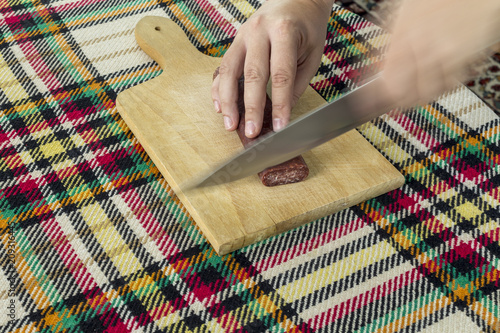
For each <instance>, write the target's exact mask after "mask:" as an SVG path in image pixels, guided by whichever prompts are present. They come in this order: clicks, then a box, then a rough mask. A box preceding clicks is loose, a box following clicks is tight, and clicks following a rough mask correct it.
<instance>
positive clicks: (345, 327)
mask: <svg viewBox="0 0 500 333" xmlns="http://www.w3.org/2000/svg"><path fill="white" fill-rule="evenodd" d="M434 291H435V287H434V286H433V285H432V284H430V283H428V281H427V280H426V279H425V278H421V279H420V280H418V281H415V282H413V283H411V284H409V285H406V286H404V287H401V288H398V289H396V290H395V291H393V292H392V293H389V294H387V295H386V296H385V297H382V298H380V299H377V300H375V301H374V302H372V303H368V304H366V305H365V306H362V307H360V308H358V309H356V310H354V311H352V312H350V313H349V314H347V315H344V316H342V317H340V318H339V319H338V320H336V321H333V322H332V323H330V324H329V325H327V326H325V327H323V328H322V329H320V330H317V333H323V332H324V333H327V332H355V331H357V330H362V329H363V328H365V327H366V326H368V325H369V324H370V323H372V322H373V321H375V320H377V319H379V318H381V317H384V316H387V315H389V313H390V312H392V311H396V310H398V309H399V311H402V312H403V316H404V315H406V314H407V313H406V311H405V310H403V308H404V307H406V306H412V305H411V304H410V303H411V302H415V301H417V300H418V299H419V298H420V299H422V300H424V301H425V300H426V297H428V295H429V294H431V293H432V292H434ZM412 307H413V308H414V309H420V308H421V306H417V307H415V306H412Z"/></svg>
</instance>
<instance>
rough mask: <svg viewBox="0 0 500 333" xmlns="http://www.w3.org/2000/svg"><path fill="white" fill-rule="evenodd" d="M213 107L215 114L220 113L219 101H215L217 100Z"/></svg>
mask: <svg viewBox="0 0 500 333" xmlns="http://www.w3.org/2000/svg"><path fill="white" fill-rule="evenodd" d="M214 107H215V111H217V113H219V112H220V104H219V101H217V100H215V101H214Z"/></svg>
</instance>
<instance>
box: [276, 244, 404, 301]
mask: <svg viewBox="0 0 500 333" xmlns="http://www.w3.org/2000/svg"><path fill="white" fill-rule="evenodd" d="M395 253H396V250H395V249H394V247H392V246H391V245H390V244H389V243H388V242H385V241H384V242H380V243H378V244H375V245H373V246H372V247H369V248H366V249H363V250H360V251H358V252H356V253H354V254H352V255H350V256H349V257H346V258H344V259H342V260H340V261H338V262H336V263H333V264H332V265H329V266H328V267H325V268H322V269H319V270H317V271H315V272H313V273H311V274H309V275H307V276H305V277H303V278H301V279H298V280H297V281H294V282H292V283H290V284H288V285H285V286H283V287H281V288H279V289H278V290H277V291H278V293H279V294H280V295H281V296H282V297H283V298H284V299H285V300H286V301H287V302H292V301H294V300H296V299H298V298H301V297H304V296H306V295H309V294H311V293H313V292H314V291H316V290H318V289H320V288H323V287H325V286H327V285H330V284H332V283H333V282H336V281H339V280H341V279H343V278H345V277H346V276H348V275H351V274H353V273H355V272H357V271H359V270H361V269H362V268H363V267H366V266H368V265H371V264H373V263H375V262H377V261H380V260H382V259H384V258H387V257H388V256H391V255H393V254H395Z"/></svg>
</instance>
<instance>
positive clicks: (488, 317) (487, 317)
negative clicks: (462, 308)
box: [470, 302, 500, 332]
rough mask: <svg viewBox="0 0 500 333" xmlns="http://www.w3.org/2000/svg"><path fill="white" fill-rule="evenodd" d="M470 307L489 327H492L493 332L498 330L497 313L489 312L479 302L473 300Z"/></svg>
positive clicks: (499, 326) (499, 321)
mask: <svg viewBox="0 0 500 333" xmlns="http://www.w3.org/2000/svg"><path fill="white" fill-rule="evenodd" d="M470 307H471V310H472V311H474V313H475V314H477V315H479V316H480V317H481V318H482V319H483V320H484V321H485V322H486V323H487V324H488V325H489V326H490V327H492V328H493V329H494V332H500V319H499V318H498V314H495V313H491V312H490V311H489V310H488V309H487V308H486V307H485V306H484V305H483V304H481V303H480V302H474V303H473V304H472V305H470Z"/></svg>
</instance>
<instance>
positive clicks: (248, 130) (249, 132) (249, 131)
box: [245, 120, 255, 136]
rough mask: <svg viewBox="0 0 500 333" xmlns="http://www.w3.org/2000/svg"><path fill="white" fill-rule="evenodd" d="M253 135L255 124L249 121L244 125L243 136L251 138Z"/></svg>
mask: <svg viewBox="0 0 500 333" xmlns="http://www.w3.org/2000/svg"><path fill="white" fill-rule="evenodd" d="M254 133H255V124H254V122H253V121H251V120H249V121H247V122H246V123H245V135H246V136H252V135H253V134H254Z"/></svg>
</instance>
